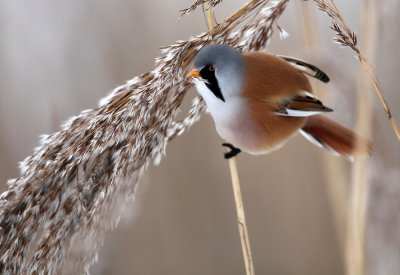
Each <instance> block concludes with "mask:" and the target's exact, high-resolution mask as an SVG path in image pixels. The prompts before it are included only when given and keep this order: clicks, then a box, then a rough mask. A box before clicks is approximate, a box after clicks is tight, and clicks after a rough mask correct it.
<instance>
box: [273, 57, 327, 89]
mask: <svg viewBox="0 0 400 275" xmlns="http://www.w3.org/2000/svg"><path fill="white" fill-rule="evenodd" d="M278 57H280V58H282V59H284V60H285V61H287V62H288V63H290V64H291V65H292V66H294V67H295V68H296V69H298V70H299V71H301V72H302V73H305V74H307V75H309V76H312V77H314V78H316V79H318V80H320V81H322V82H324V83H327V82H329V76H328V75H327V74H326V73H325V72H323V71H322V70H321V69H319V68H317V67H316V66H314V65H312V64H310V63H307V62H305V61H303V60H300V59H297V58H293V57H289V56H283V55H278Z"/></svg>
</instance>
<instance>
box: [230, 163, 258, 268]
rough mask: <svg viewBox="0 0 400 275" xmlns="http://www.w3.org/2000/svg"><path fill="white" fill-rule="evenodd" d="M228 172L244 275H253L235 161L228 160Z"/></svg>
mask: <svg viewBox="0 0 400 275" xmlns="http://www.w3.org/2000/svg"><path fill="white" fill-rule="evenodd" d="M229 170H230V172H231V180H232V188H233V195H234V197H235V206H236V214H237V223H238V228H239V236H240V242H241V245H242V252H243V260H244V265H245V269H246V275H254V264H253V257H252V255H251V247H250V239H249V233H248V231H247V224H246V215H245V214H244V206H243V199H242V192H241V191H240V182H239V175H238V172H237V165H236V159H235V158H231V159H229Z"/></svg>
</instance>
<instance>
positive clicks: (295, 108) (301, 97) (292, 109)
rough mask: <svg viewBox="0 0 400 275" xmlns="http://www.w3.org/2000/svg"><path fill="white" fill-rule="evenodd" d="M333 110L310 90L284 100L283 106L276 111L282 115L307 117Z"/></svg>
mask: <svg viewBox="0 0 400 275" xmlns="http://www.w3.org/2000/svg"><path fill="white" fill-rule="evenodd" d="M332 111H333V110H332V109H331V108H329V107H326V106H324V104H323V103H322V102H321V101H319V100H318V99H316V98H315V97H314V95H312V94H311V93H309V92H303V93H301V94H298V95H295V96H293V97H291V98H287V99H285V100H284V101H283V102H282V108H280V109H279V110H277V111H276V112H275V113H276V114H277V115H281V116H293V117H307V116H312V115H315V114H318V113H325V112H332Z"/></svg>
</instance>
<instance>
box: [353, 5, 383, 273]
mask: <svg viewBox="0 0 400 275" xmlns="http://www.w3.org/2000/svg"><path fill="white" fill-rule="evenodd" d="M361 13H362V16H361V17H362V18H361V19H362V24H361V25H362V30H361V33H362V34H363V36H362V37H363V41H362V45H363V46H364V50H365V53H366V56H368V59H369V60H373V58H374V54H375V52H376V51H375V46H376V34H377V33H376V30H377V19H376V13H375V8H374V4H373V2H372V1H365V2H364V4H363V8H362V10H361ZM368 89H369V85H368V79H366V77H365V75H364V74H363V73H362V71H361V69H360V71H359V91H358V98H357V123H356V129H357V132H359V133H362V134H363V135H364V136H370V135H371V130H372V129H371V128H372V112H371V98H370V95H369V93H366V92H365V91H368ZM367 146H368V144H367V142H365V140H357V147H359V148H360V150H365V149H366V148H367ZM368 171H369V169H368V161H367V159H365V158H362V157H356V158H355V162H354V165H353V177H352V188H351V193H350V198H349V199H350V203H349V212H348V222H347V224H348V229H347V250H346V251H347V255H346V257H347V265H346V268H347V269H346V274H348V275H357V274H365V271H366V270H365V247H366V246H365V231H366V218H367V214H366V212H367V201H368V194H369V192H368V190H369V179H368Z"/></svg>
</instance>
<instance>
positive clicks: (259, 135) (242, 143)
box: [216, 119, 270, 154]
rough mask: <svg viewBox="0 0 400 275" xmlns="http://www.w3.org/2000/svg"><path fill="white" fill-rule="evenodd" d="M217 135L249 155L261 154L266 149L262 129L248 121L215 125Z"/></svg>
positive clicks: (266, 150)
mask: <svg viewBox="0 0 400 275" xmlns="http://www.w3.org/2000/svg"><path fill="white" fill-rule="evenodd" d="M216 129H217V132H218V134H219V135H220V136H221V137H222V138H223V139H224V140H226V141H227V142H229V143H231V144H232V145H233V146H235V147H237V148H239V149H241V150H242V151H245V152H248V153H251V154H263V153H266V152H268V151H270V149H269V148H268V146H267V144H266V142H265V138H264V133H263V131H262V129H260V128H259V127H257V125H255V124H254V123H252V122H251V121H249V120H247V121H246V120H244V119H241V120H236V121H234V122H233V123H230V124H226V123H225V124H218V123H216Z"/></svg>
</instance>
